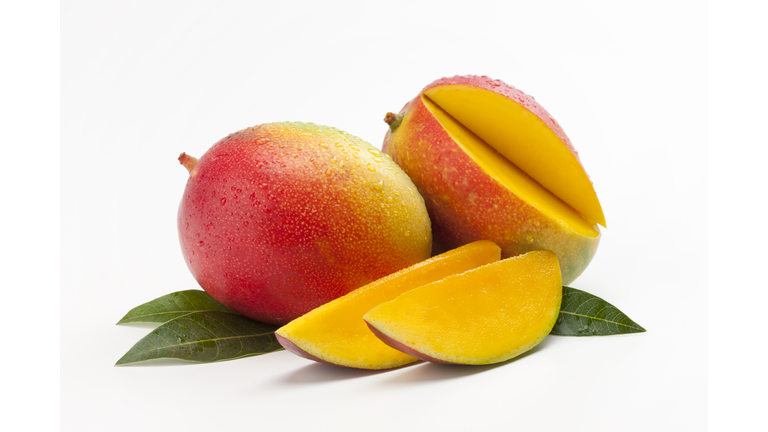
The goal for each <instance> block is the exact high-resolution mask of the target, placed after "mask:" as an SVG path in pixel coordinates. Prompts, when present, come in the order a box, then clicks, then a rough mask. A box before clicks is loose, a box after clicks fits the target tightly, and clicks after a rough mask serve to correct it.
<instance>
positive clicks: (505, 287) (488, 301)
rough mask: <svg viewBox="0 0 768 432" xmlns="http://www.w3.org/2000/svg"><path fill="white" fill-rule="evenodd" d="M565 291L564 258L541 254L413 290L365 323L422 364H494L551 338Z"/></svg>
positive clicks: (372, 312)
mask: <svg viewBox="0 0 768 432" xmlns="http://www.w3.org/2000/svg"><path fill="white" fill-rule="evenodd" d="M562 294H563V289H562V283H561V276H560V266H559V264H558V261H557V256H556V255H555V254H554V253H552V252H550V251H534V252H528V253H526V254H524V255H518V256H516V257H512V258H507V259H504V260H501V261H498V262H495V263H492V264H487V265H485V266H482V267H478V268H476V269H473V270H469V271H467V272H465V273H461V274H457V275H454V276H449V277H446V278H445V279H442V280H439V281H436V282H433V283H430V284H428V285H424V286H421V287H419V288H416V289H414V290H411V291H408V292H406V293H404V294H402V295H400V296H399V297H397V298H396V299H395V300H392V301H389V302H386V303H382V304H380V305H378V306H377V307H375V308H373V309H371V310H370V311H369V312H368V313H367V314H365V316H364V319H365V321H366V322H367V323H368V325H369V327H370V328H371V330H372V331H373V332H374V334H376V336H378V337H379V338H380V339H381V340H382V341H383V342H385V343H387V344H388V345H390V346H392V347H393V348H396V349H398V350H401V351H403V352H405V353H407V354H410V355H412V356H414V357H417V358H420V359H422V360H426V361H431V362H438V363H455V364H474V365H483V364H493V363H499V362H503V361H506V360H509V359H511V358H513V357H516V356H518V355H520V354H522V353H524V352H526V351H528V350H530V349H531V348H533V347H534V346H536V345H537V344H538V343H540V342H541V341H542V340H544V338H545V337H546V336H547V335H548V334H549V332H550V331H551V330H552V327H553V326H554V325H555V322H556V321H557V316H558V313H559V312H560V302H561V300H562Z"/></svg>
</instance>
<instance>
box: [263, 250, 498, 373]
mask: <svg viewBox="0 0 768 432" xmlns="http://www.w3.org/2000/svg"><path fill="white" fill-rule="evenodd" d="M500 257H501V249H500V248H499V247H498V246H497V245H496V244H495V243H493V242H490V241H487V240H483V241H477V242H474V243H470V244H468V245H465V246H462V247H459V248H456V249H453V250H451V251H448V252H445V253H443V254H441V255H437V256H435V257H432V258H430V259H427V260H425V261H423V262H421V263H418V264H415V265H413V266H411V267H408V268H405V269H403V270H401V271H399V272H396V273H393V274H391V275H389V276H386V277H384V278H382V279H379V280H377V281H374V282H372V283H370V284H368V285H366V286H364V287H362V288H359V289H357V290H355V291H352V292H351V293H349V294H347V295H345V296H343V297H340V298H338V299H336V300H334V301H331V302H330V303H327V304H325V305H323V306H320V307H319V308H317V309H314V310H312V311H311V312H309V313H307V314H305V315H303V316H301V317H299V318H297V319H295V320H293V321H291V322H290V323H288V324H286V325H285V326H283V327H281V328H280V329H278V330H277V331H276V332H275V334H276V336H277V340H278V341H279V342H280V344H281V345H283V347H285V349H287V350H288V351H291V352H292V353H294V354H296V355H299V356H301V357H304V358H308V359H311V360H315V361H318V362H321V363H328V364H334V365H340V366H346V367H351V368H358V369H390V368H395V367H399V366H403V365H406V364H409V363H412V362H415V361H418V359H417V358H415V357H413V356H410V355H408V354H404V353H403V352H401V351H398V350H396V349H393V348H391V347H389V346H387V345H386V344H384V343H383V342H382V341H381V340H379V339H378V338H377V337H376V336H375V335H374V334H373V333H371V331H370V330H369V329H368V327H367V326H366V323H365V321H363V315H365V313H366V312H368V311H369V310H371V309H372V308H374V307H375V306H377V305H379V304H381V303H383V302H386V301H390V300H393V299H395V298H396V297H397V296H399V295H400V294H402V293H404V292H406V291H408V290H411V289H413V288H416V287H419V286H421V285H426V284H429V283H431V282H434V281H437V280H441V279H443V278H445V277H447V276H450V275H454V274H457V273H462V272H465V271H467V270H470V269H473V268H476V267H479V266H482V265H485V264H488V263H492V262H495V261H498V260H499V258H500Z"/></svg>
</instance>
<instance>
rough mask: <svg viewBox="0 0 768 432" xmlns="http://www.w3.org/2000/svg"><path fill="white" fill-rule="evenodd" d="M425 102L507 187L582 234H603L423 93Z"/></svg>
mask: <svg viewBox="0 0 768 432" xmlns="http://www.w3.org/2000/svg"><path fill="white" fill-rule="evenodd" d="M422 102H424V105H425V106H426V107H427V108H428V109H429V111H430V112H431V113H432V114H433V115H434V116H435V118H436V119H437V121H439V122H440V124H441V125H442V126H443V128H445V130H446V132H448V134H449V135H451V137H452V138H453V139H454V140H455V141H456V142H457V143H458V144H459V145H460V146H461V147H462V149H464V151H465V152H467V154H469V156H470V157H472V159H474V160H475V162H477V164H478V165H480V166H481V167H482V168H483V170H484V171H485V172H487V173H488V174H490V175H491V176H493V177H494V178H496V180H498V181H499V182H500V183H501V184H503V185H504V186H505V187H506V188H508V189H509V190H511V191H512V192H513V193H515V194H516V195H517V196H519V197H520V198H522V199H523V200H524V201H526V202H527V203H529V204H531V205H533V206H534V207H536V208H538V209H539V210H541V211H542V212H544V213H546V214H547V215H549V216H550V217H552V218H554V219H557V220H560V221H562V222H563V223H564V224H565V225H566V226H567V227H569V228H571V229H572V230H573V231H575V232H577V233H579V234H582V235H586V236H589V237H597V236H598V235H599V234H600V232H599V231H598V230H597V229H596V228H595V226H594V225H593V224H591V223H590V222H588V221H587V220H586V219H584V217H582V216H581V214H579V212H577V211H576V210H574V209H573V207H571V206H569V205H568V204H566V203H565V202H563V201H562V200H561V199H559V198H558V197H557V196H555V195H554V194H552V193H551V192H550V191H549V190H547V189H545V188H544V187H543V186H542V185H541V184H540V183H538V182H537V181H536V180H534V179H533V178H532V177H531V176H529V175H528V174H526V173H525V172H524V171H523V170H521V169H520V168H519V167H517V166H516V165H515V164H514V163H512V161H510V160H509V159H507V158H506V157H504V156H503V155H502V154H501V153H499V152H498V151H496V150H494V149H493V148H491V147H490V146H488V145H487V144H486V143H485V142H483V140H482V139H480V137H478V136H477V135H476V134H474V133H473V132H472V131H470V130H469V129H468V128H466V127H465V126H464V125H463V124H461V123H459V122H458V121H456V119H455V118H453V117H452V116H451V115H449V114H448V113H447V112H446V111H445V110H443V109H442V108H441V107H439V106H437V105H435V103H434V102H432V101H431V100H430V99H429V98H426V97H422Z"/></svg>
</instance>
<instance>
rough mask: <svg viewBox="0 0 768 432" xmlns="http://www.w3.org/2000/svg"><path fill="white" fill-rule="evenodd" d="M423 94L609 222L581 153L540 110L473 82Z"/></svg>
mask: <svg viewBox="0 0 768 432" xmlns="http://www.w3.org/2000/svg"><path fill="white" fill-rule="evenodd" d="M424 96H426V97H427V98H428V99H430V100H431V101H433V102H434V103H435V104H436V105H437V106H439V107H440V108H442V109H443V110H445V112H447V113H448V114H450V116H451V117H453V118H454V119H456V121H457V122H458V123H460V124H461V125H463V126H465V127H466V128H467V129H469V130H470V131H472V133H474V134H475V135H477V136H478V137H479V138H480V139H481V140H482V142H484V143H486V144H487V145H488V146H490V147H492V148H493V149H495V150H496V151H497V152H499V153H500V154H501V155H503V156H504V157H505V158H506V159H508V160H509V161H510V162H511V163H513V164H514V165H516V166H517V167H518V168H519V169H520V170H522V171H523V172H525V173H526V174H528V175H529V176H530V177H531V178H533V179H534V180H535V181H536V182H538V183H540V184H541V185H542V186H543V187H544V188H545V189H547V190H549V191H551V192H552V193H553V194H554V195H555V196H557V197H559V198H560V199H561V200H563V201H564V202H565V203H567V204H568V205H570V206H571V207H573V208H574V209H576V211H578V212H579V213H581V214H582V215H583V216H584V217H585V218H586V219H587V220H588V221H589V222H590V224H595V223H598V224H600V225H602V226H605V225H606V224H605V216H604V214H603V209H602V206H601V205H600V201H598V199H597V194H596V193H595V189H594V187H593V186H592V182H591V181H590V179H589V177H588V176H587V174H586V172H585V171H584V169H583V167H582V165H581V163H580V161H579V160H578V158H577V156H576V155H575V154H574V152H572V151H571V149H570V148H568V146H567V145H566V144H565V143H564V142H563V141H562V140H561V139H560V137H559V136H558V135H557V134H556V133H555V132H554V131H553V130H552V129H551V128H550V127H549V126H547V124H546V123H544V121H543V120H542V119H540V118H539V117H538V116H537V115H536V114H534V113H532V112H531V111H530V110H528V109H527V108H526V107H524V106H523V105H521V104H520V103H518V102H517V101H515V100H512V99H510V98H508V97H506V96H503V95H500V94H498V93H495V92H493V91H490V90H487V89H483V88H480V87H475V86H471V85H442V86H437V87H433V88H430V89H427V90H425V91H424ZM566 139H567V138H566ZM492 169H493V168H492Z"/></svg>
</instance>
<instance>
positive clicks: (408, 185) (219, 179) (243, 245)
mask: <svg viewBox="0 0 768 432" xmlns="http://www.w3.org/2000/svg"><path fill="white" fill-rule="evenodd" d="M178 230H179V239H180V243H181V248H182V253H183V256H184V259H185V261H186V263H187V266H188V267H189V269H190V271H191V272H192V275H193V276H194V277H195V279H196V280H197V282H198V283H199V284H200V286H201V287H202V288H203V289H204V290H205V291H206V292H208V293H209V294H210V295H211V297H213V298H214V299H216V300H217V301H218V302H220V303H221V304H223V305H224V306H227V307H228V308H230V309H232V310H234V311H236V312H239V313H241V314H243V315H245V316H248V317H250V318H252V319H255V320H257V321H261V322H265V323H270V324H275V325H283V324H286V323H288V322H290V321H291V320H293V319H295V318H297V317H299V316H301V315H303V314H305V313H307V312H309V311H310V310H312V309H314V308H316V307H318V306H320V305H322V304H325V303H327V302H329V301H331V300H333V299H335V298H337V297H340V296H342V295H344V294H346V293H348V292H350V291H352V290H354V289H356V288H358V287H360V286H363V285H365V284H368V283H370V282H372V281H374V280H376V279H379V278H381V277H383V276H386V275H388V274H390V273H393V272H395V271H398V270H400V269H402V268H405V267H408V266H410V265H413V264H415V263H417V262H420V261H422V260H424V259H426V258H428V257H429V256H430V250H431V241H432V240H431V239H432V237H431V228H430V221H429V217H428V215H427V212H426V208H425V206H424V200H423V198H422V197H421V196H420V195H419V194H418V192H417V191H416V188H415V186H414V185H413V183H412V182H411V181H410V179H408V177H407V176H406V175H405V174H404V173H403V172H402V170H400V168H398V167H397V166H396V165H395V164H394V163H393V162H392V161H391V160H390V159H389V158H388V157H386V156H385V155H383V154H381V153H380V152H379V151H378V150H376V149H375V148H374V147H372V146H371V145H370V144H368V143H366V142H365V141H363V140H361V139H359V138H357V137H354V136H352V135H349V134H346V133H344V132H341V131H339V130H337V129H334V128H329V127H325V126H318V125H314V124H311V123H273V124H265V125H261V126H256V127H253V128H249V129H245V130H242V131H239V132H236V133H233V134H231V135H229V136H228V137H226V138H224V139H222V140H221V141H219V142H218V143H216V144H215V145H213V146H212V147H211V148H210V149H209V150H208V151H207V152H206V153H205V154H204V155H203V156H202V157H201V158H200V159H199V161H198V162H197V163H196V164H195V165H194V167H193V168H192V170H191V172H190V177H189V179H188V181H187V185H186V188H185V191H184V195H183V197H182V200H181V204H180V206H179V212H178Z"/></svg>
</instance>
